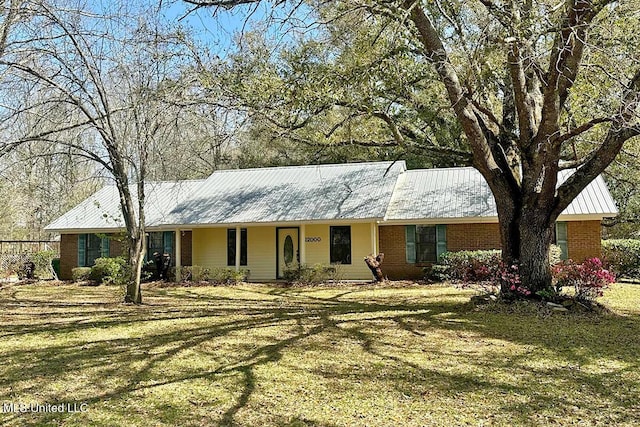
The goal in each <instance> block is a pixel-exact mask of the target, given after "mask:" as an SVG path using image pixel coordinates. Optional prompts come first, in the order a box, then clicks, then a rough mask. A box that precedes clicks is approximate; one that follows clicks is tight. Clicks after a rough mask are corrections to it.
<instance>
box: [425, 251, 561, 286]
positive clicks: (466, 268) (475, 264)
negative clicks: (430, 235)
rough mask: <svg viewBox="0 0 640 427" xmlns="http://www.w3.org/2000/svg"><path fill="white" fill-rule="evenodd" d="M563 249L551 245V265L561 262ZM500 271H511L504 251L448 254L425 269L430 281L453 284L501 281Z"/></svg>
mask: <svg viewBox="0 0 640 427" xmlns="http://www.w3.org/2000/svg"><path fill="white" fill-rule="evenodd" d="M561 255H562V249H560V246H557V245H551V247H550V248H549V264H550V265H555V264H557V263H559V262H560V256H561ZM498 270H502V271H507V272H508V271H509V269H507V268H506V267H505V266H504V265H503V263H502V251H500V250H497V249H496V250H488V251H459V252H446V253H444V254H442V256H441V257H440V261H439V262H438V264H434V265H433V266H431V267H427V268H425V275H426V276H427V278H429V279H434V280H440V281H448V280H450V281H453V282H463V283H470V282H486V281H494V280H496V279H499V277H498V276H499V275H498Z"/></svg>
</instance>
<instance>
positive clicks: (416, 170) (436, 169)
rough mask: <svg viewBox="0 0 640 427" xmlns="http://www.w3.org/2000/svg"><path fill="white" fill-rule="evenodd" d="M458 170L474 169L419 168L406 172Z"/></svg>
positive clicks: (459, 167) (471, 167)
mask: <svg viewBox="0 0 640 427" xmlns="http://www.w3.org/2000/svg"><path fill="white" fill-rule="evenodd" d="M460 169H475V170H477V169H476V168H474V167H473V166H453V167H450V168H420V169H407V172H422V171H443V170H460Z"/></svg>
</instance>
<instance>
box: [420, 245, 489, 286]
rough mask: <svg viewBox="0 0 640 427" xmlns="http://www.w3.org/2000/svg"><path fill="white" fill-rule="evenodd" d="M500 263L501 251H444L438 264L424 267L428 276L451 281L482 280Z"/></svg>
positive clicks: (485, 279)
mask: <svg viewBox="0 0 640 427" xmlns="http://www.w3.org/2000/svg"><path fill="white" fill-rule="evenodd" d="M500 263H501V251H499V250H491V251H459V252H445V253H444V254H442V256H441V257H440V261H439V262H438V264H435V265H434V266H432V267H431V268H428V269H426V270H427V271H426V273H427V274H428V275H429V276H430V278H432V279H435V280H440V281H453V282H484V281H487V280H490V278H491V277H492V276H493V271H492V270H493V269H495V268H496V267H497V266H498V265H500Z"/></svg>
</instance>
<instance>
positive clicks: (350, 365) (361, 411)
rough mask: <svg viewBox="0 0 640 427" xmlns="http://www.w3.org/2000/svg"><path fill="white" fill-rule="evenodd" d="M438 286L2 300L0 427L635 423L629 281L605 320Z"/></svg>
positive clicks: (636, 344)
mask: <svg viewBox="0 0 640 427" xmlns="http://www.w3.org/2000/svg"><path fill="white" fill-rule="evenodd" d="M471 295H472V291H468V290H459V289H455V288H453V287H446V286H418V285H411V286H391V285H390V286H346V287H340V288H337V287H333V288H290V289H285V288H278V287H269V286H262V285H243V286H238V287H228V288H225V287H210V288H206V287H191V288H162V289H160V288H156V289H147V290H145V291H144V300H145V304H144V305H143V306H140V307H135V306H127V305H122V304H120V303H118V302H117V301H118V298H119V296H118V295H117V290H116V289H115V288H112V287H105V286H101V287H79V286H75V285H65V286H50V285H30V286H5V287H4V288H0V405H2V404H3V403H8V402H14V403H31V402H37V403H40V404H44V403H50V404H57V403H62V402H70V403H77V404H80V403H86V404H87V406H86V408H87V411H86V412H81V413H71V414H69V413H65V414H58V413H24V414H18V413H0V425H51V426H59V425H64V426H86V425H97V426H118V425H127V426H173V425H180V426H206V425H212V426H218V425H221V426H227V425H237V426H421V425H425V426H432V425H443V426H451V425H531V426H534V425H629V426H631V425H638V424H639V423H640V366H639V365H640V286H634V285H618V284H617V285H614V286H613V287H612V288H611V289H610V290H608V291H606V294H605V296H604V297H603V298H602V299H601V300H600V301H601V302H602V303H603V304H605V305H606V306H607V307H609V308H610V309H611V311H612V313H611V314H604V315H584V314H583V315H578V314H562V313H559V314H549V313H546V312H544V311H540V310H537V309H534V308H532V307H521V306H517V305H516V306H512V307H510V308H508V309H481V310H480V309H476V308H474V307H472V306H471V305H470V304H469V303H468V301H469V297H470V296H471Z"/></svg>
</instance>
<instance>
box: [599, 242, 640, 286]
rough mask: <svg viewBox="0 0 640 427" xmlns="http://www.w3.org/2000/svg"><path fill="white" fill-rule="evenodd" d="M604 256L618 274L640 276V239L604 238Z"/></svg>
mask: <svg viewBox="0 0 640 427" xmlns="http://www.w3.org/2000/svg"><path fill="white" fill-rule="evenodd" d="M602 256H603V258H604V260H605V262H606V264H607V266H608V267H609V268H610V269H611V270H613V271H614V272H615V273H616V274H617V275H618V276H626V277H640V240H636V239H610V240H603V241H602Z"/></svg>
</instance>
